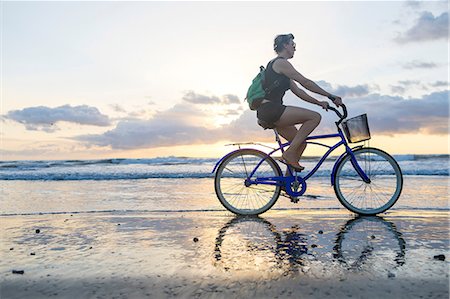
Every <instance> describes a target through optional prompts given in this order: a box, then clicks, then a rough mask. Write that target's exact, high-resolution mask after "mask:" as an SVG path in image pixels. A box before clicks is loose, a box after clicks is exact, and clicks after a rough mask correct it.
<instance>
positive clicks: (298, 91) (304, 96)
mask: <svg viewBox="0 0 450 299" xmlns="http://www.w3.org/2000/svg"><path fill="white" fill-rule="evenodd" d="M290 89H291V91H292V92H293V93H294V94H295V95H296V96H298V97H299V98H300V99H302V100H304V101H306V102H309V103H311V104H316V105H319V106H321V107H322V108H323V109H327V108H328V102H327V101H318V100H316V99H315V98H313V97H312V96H310V95H309V94H307V93H306V92H305V91H304V90H303V89H300V88H299V87H298V86H297V84H295V82H294V80H291V85H290Z"/></svg>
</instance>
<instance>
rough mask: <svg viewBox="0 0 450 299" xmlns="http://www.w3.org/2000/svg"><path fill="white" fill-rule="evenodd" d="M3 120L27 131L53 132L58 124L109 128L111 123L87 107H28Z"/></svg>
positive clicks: (93, 109) (96, 111)
mask: <svg viewBox="0 0 450 299" xmlns="http://www.w3.org/2000/svg"><path fill="white" fill-rule="evenodd" d="M3 117H4V118H5V119H9V120H13V121H16V122H18V123H21V124H24V125H25V127H26V129H27V130H32V131H45V132H49V133H51V132H54V131H56V130H58V127H57V126H56V124H57V123H58V122H62V121H64V122H71V123H76V124H80V125H92V126H101V127H104V126H109V125H111V121H110V119H109V117H108V116H107V115H104V114H101V113H100V111H99V110H98V109H97V108H95V107H90V106H87V105H81V106H75V107H72V106H70V105H64V106H60V107H56V108H49V107H44V106H38V107H30V108H25V109H22V110H13V111H9V112H8V113H7V114H6V115H4V116H3Z"/></svg>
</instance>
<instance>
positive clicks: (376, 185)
mask: <svg viewBox="0 0 450 299" xmlns="http://www.w3.org/2000/svg"><path fill="white" fill-rule="evenodd" d="M353 153H354V155H355V158H356V161H357V162H358V164H359V166H360V167H361V169H362V170H363V171H364V172H365V174H366V175H367V176H368V177H369V179H370V182H369V183H365V182H364V181H363V180H362V178H361V177H360V176H359V174H358V173H357V172H356V170H355V168H354V166H353V164H352V161H351V156H350V155H346V156H345V157H344V158H343V159H342V161H341V162H339V165H338V166H337V170H336V173H335V176H334V192H335V193H336V196H337V198H338V199H339V201H340V202H341V203H342V205H343V206H344V207H346V208H347V209H349V210H350V211H352V212H354V213H358V214H360V215H376V214H378V213H382V212H384V211H386V210H388V209H389V208H391V207H392V206H393V205H394V204H395V202H396V201H397V199H398V198H399V197H400V193H401V191H402V187H403V175H402V172H401V170H400V167H399V166H398V164H397V162H396V161H395V160H394V158H393V157H392V156H391V155H389V154H388V153H386V152H384V151H382V150H379V149H376V148H361V149H357V150H355V151H354V152H353Z"/></svg>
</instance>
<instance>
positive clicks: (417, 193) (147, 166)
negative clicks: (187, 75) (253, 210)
mask: <svg viewBox="0 0 450 299" xmlns="http://www.w3.org/2000/svg"><path fill="white" fill-rule="evenodd" d="M395 158H396V160H397V161H398V163H399V165H400V167H401V169H402V172H403V175H404V185H403V191H402V194H401V196H400V198H399V200H398V201H397V203H396V204H395V205H394V206H393V207H392V208H391V210H416V211H417V210H439V211H442V210H444V211H448V210H449V179H450V178H449V162H450V156H449V155H400V156H395ZM318 159H319V158H317V157H309V158H305V159H303V160H302V165H304V166H306V170H308V169H312V168H313V167H314V166H315V164H316V163H317V161H318ZM217 161H218V159H209V158H208V159H199V158H183V157H165V158H153V159H106V160H66V161H1V162H0V216H8V215H30V214H31V215H34V214H61V213H63V214H75V213H105V212H108V213H109V212H130V211H131V212H158V213H172V212H184V211H201V212H207V211H224V212H226V211H225V209H224V208H223V207H222V205H221V204H220V202H219V201H218V199H217V197H216V194H215V190H214V173H212V170H213V169H214V166H215V165H216V163H217ZM334 162H335V158H333V157H332V158H330V159H328V160H327V161H326V162H324V164H323V165H322V167H321V169H320V170H319V171H318V172H317V173H316V174H315V175H314V176H313V177H312V178H311V179H310V180H308V181H307V190H306V192H305V194H304V196H302V197H301V198H300V201H299V202H298V203H292V202H290V200H289V199H288V198H286V197H283V196H281V197H280V199H279V200H278V201H277V203H276V204H275V205H274V207H272V209H273V210H285V211H289V210H298V209H327V210H342V209H343V210H345V209H344V208H343V207H342V205H341V204H340V203H339V201H338V200H337V199H336V195H335V193H334V190H333V187H332V186H331V183H330V173H331V170H332V167H333V165H334ZM282 169H283V168H282ZM226 213H227V212H226Z"/></svg>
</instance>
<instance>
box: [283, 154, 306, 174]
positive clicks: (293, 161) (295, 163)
mask: <svg viewBox="0 0 450 299" xmlns="http://www.w3.org/2000/svg"><path fill="white" fill-rule="evenodd" d="M281 158H282V159H283V161H284V162H285V163H286V164H287V165H288V166H291V167H292V168H294V170H295V171H302V170H303V169H305V167H303V166H301V165H300V164H298V159H297V158H295V157H292V156H290V155H289V153H288V152H287V151H286V152H284V153H283V154H282V155H281Z"/></svg>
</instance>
